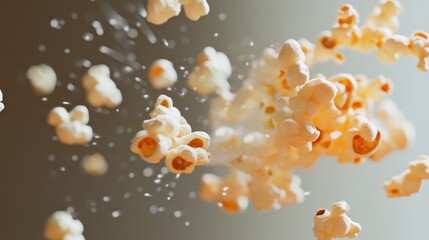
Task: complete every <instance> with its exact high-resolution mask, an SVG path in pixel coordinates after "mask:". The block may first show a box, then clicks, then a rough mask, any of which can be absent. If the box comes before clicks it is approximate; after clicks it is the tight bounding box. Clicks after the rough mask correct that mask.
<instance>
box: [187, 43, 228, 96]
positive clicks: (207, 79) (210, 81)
mask: <svg viewBox="0 0 429 240" xmlns="http://www.w3.org/2000/svg"><path fill="white" fill-rule="evenodd" d="M197 64H198V65H197V66H196V67H195V68H194V69H193V70H192V72H191V73H190V74H189V76H188V81H187V83H188V86H189V87H190V88H191V89H194V90H195V91H196V92H197V93H198V94H199V95H202V96H204V95H209V94H212V93H218V94H226V93H228V92H229V89H230V85H229V83H228V78H229V77H230V76H231V73H232V67H231V63H230V61H229V59H228V57H227V56H226V55H225V54H224V53H222V52H217V51H216V50H215V49H214V48H212V47H206V48H205V49H204V50H203V51H202V53H201V54H200V55H199V56H198V59H197Z"/></svg>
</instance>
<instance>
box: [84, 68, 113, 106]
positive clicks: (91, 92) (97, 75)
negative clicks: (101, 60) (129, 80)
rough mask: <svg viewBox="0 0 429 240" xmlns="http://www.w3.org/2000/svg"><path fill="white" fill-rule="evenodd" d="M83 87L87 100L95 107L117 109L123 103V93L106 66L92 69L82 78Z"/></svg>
mask: <svg viewBox="0 0 429 240" xmlns="http://www.w3.org/2000/svg"><path fill="white" fill-rule="evenodd" d="M82 85H83V87H84V88H85V90H86V99H87V101H88V103H89V104H90V105H91V106H93V107H108V108H116V107H117V106H119V104H121V103H122V93H121V91H120V90H119V89H118V88H117V87H116V84H115V82H114V81H113V80H112V79H111V78H110V69H109V67H108V66H106V65H95V66H92V67H90V68H89V69H88V72H87V73H86V74H85V76H84V77H83V78H82Z"/></svg>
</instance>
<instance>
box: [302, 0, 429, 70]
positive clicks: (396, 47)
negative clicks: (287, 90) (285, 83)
mask: <svg viewBox="0 0 429 240" xmlns="http://www.w3.org/2000/svg"><path fill="white" fill-rule="evenodd" d="M401 12H402V5H401V4H400V3H399V1H398V0H382V1H381V3H380V4H379V6H378V7H376V8H375V9H374V11H373V12H372V13H371V14H370V15H369V16H368V17H367V19H366V21H365V23H364V24H363V25H362V26H359V14H358V12H357V11H356V10H355V9H354V8H353V6H352V5H350V4H345V5H343V6H341V7H340V8H339V10H338V12H337V17H336V20H337V21H336V23H335V24H334V25H333V26H332V28H331V29H330V30H328V31H324V32H322V33H321V34H320V36H319V38H318V39H317V40H316V43H315V44H312V43H311V42H309V41H307V40H305V39H302V40H300V44H301V47H302V49H303V51H304V53H305V54H306V57H307V62H306V63H307V64H309V65H311V64H312V63H315V62H325V61H330V60H333V61H335V62H337V63H342V62H344V56H343V54H342V53H341V51H340V50H341V49H344V48H348V49H352V50H355V51H358V52H363V53H367V52H371V51H372V50H374V49H375V50H376V51H377V58H378V60H379V61H380V62H382V63H386V64H392V63H395V62H396V61H397V60H398V58H399V56H400V55H402V56H415V57H416V58H418V59H419V62H418V64H417V69H418V70H420V71H425V72H426V71H428V65H427V58H428V57H429V35H428V33H426V32H424V31H420V30H419V31H416V32H414V33H413V34H411V36H404V35H400V34H397V33H396V31H397V30H398V28H399V20H398V16H399V14H400V13H401Z"/></svg>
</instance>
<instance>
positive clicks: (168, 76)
mask: <svg viewBox="0 0 429 240" xmlns="http://www.w3.org/2000/svg"><path fill="white" fill-rule="evenodd" d="M149 82H150V84H151V85H152V87H153V88H155V89H164V88H168V87H171V86H173V85H174V83H176V82H177V73H176V70H174V66H173V63H172V62H170V61H169V60H167V59H159V60H156V61H154V62H153V63H152V65H151V67H150V69H149Z"/></svg>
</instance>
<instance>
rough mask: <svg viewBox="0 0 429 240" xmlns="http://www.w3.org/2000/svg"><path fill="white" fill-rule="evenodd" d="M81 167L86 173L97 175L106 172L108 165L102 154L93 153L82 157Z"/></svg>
mask: <svg viewBox="0 0 429 240" xmlns="http://www.w3.org/2000/svg"><path fill="white" fill-rule="evenodd" d="M82 168H83V170H84V171H85V172H86V173H87V174H89V175H92V176H96V177H99V176H103V175H105V174H106V172H107V170H108V168H109V165H108V164H107V161H106V159H105V158H104V156H103V155H101V154H100V153H94V154H90V155H86V156H84V157H83V159H82Z"/></svg>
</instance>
